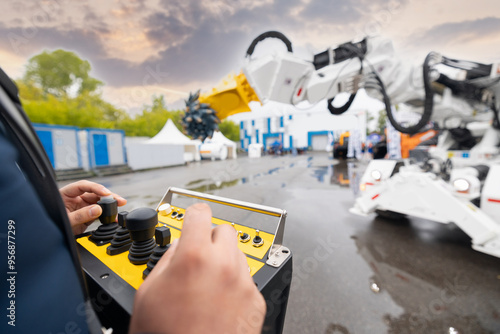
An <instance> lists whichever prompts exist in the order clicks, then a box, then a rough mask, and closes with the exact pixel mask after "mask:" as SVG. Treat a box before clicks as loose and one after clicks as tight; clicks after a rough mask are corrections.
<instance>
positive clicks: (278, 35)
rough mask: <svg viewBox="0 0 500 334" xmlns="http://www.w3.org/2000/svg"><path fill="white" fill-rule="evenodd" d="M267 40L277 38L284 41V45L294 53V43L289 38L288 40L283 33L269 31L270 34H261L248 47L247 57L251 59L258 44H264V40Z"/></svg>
mask: <svg viewBox="0 0 500 334" xmlns="http://www.w3.org/2000/svg"><path fill="white" fill-rule="evenodd" d="M266 38H277V39H279V40H280V41H282V42H283V43H285V45H286V49H287V50H288V52H293V49H292V42H290V40H289V39H288V38H286V36H285V35H283V34H282V33H280V32H279V31H268V32H265V33H262V34H260V35H259V36H257V37H256V38H255V39H254V40H253V41H252V43H251V44H250V46H249V47H248V50H247V54H246V56H247V57H250V56H251V55H252V54H253V52H254V50H255V47H256V46H257V44H258V43H259V42H262V41H263V40H265V39H266Z"/></svg>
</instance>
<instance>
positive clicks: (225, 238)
mask: <svg viewBox="0 0 500 334" xmlns="http://www.w3.org/2000/svg"><path fill="white" fill-rule="evenodd" d="M212 242H213V243H214V244H216V246H217V247H219V248H222V249H224V250H223V251H234V250H236V249H238V234H237V231H236V230H235V229H234V227H232V226H231V225H226V224H224V225H219V226H217V227H215V228H214V229H213V230H212Z"/></svg>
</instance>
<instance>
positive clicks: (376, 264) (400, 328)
mask: <svg viewBox="0 0 500 334" xmlns="http://www.w3.org/2000/svg"><path fill="white" fill-rule="evenodd" d="M365 167H366V162H364V161H336V160H332V159H331V158H329V157H328V156H327V154H326V153H322V152H318V153H308V154H306V155H298V156H282V157H270V156H266V157H263V158H261V159H248V158H246V157H245V158H238V159H236V160H228V161H214V162H212V161H202V162H201V163H193V164H189V165H187V166H182V167H172V168H165V169H158V170H151V171H145V172H140V173H133V174H128V175H117V176H111V177H103V178H95V179H94V181H96V182H100V183H103V184H104V185H105V186H106V187H108V188H109V189H111V190H112V191H114V192H116V193H119V194H120V195H122V196H124V197H125V198H127V199H128V201H129V202H128V204H127V205H126V206H125V207H124V209H125V210H129V211H130V210H132V209H134V208H137V207H141V206H149V207H155V206H156V204H157V203H158V201H159V200H160V199H161V197H162V196H163V194H164V193H165V191H166V190H167V188H168V187H169V186H176V187H181V188H186V189H192V190H197V191H201V192H207V193H212V194H216V195H219V196H224V197H229V198H234V199H238V200H243V201H248V202H252V203H257V204H264V205H268V206H272V207H277V208H282V209H286V210H287V211H288V218H287V226H286V230H285V242H284V243H285V245H287V246H288V247H289V248H290V249H291V251H292V252H293V254H294V277H293V282H292V287H291V294H290V301H289V304H288V310H287V317H286V322H285V333H326V334H333V333H447V334H450V333H500V259H498V258H495V257H492V256H488V255H485V254H482V253H479V252H476V251H474V250H472V249H471V247H470V239H469V237H468V236H467V235H466V234H465V233H463V232H462V231H461V230H459V229H457V228H454V227H453V226H446V225H441V224H438V223H435V222H431V221H427V220H422V219H417V218H409V219H402V220H397V221H390V220H387V219H384V218H375V217H358V216H354V215H352V214H351V213H349V212H348V209H349V207H350V206H351V205H352V204H353V201H354V199H355V196H356V194H357V191H358V189H359V184H358V183H359V179H360V178H361V175H362V172H363V169H364V168H365ZM66 183H68V182H63V183H61V185H63V184H66ZM187 205H188V204H187ZM215 209H216V208H214V211H215ZM221 212H222V213H221V214H222V215H225V214H226V213H225V212H224V211H221ZM219 217H221V218H223V216H219ZM237 219H242V221H248V222H249V223H250V222H251V223H255V224H260V225H262V229H263V230H266V226H268V225H267V224H268V222H266V221H260V218H259V219H258V221H256V220H255V218H249V217H246V216H242V217H238V218H237ZM269 229H270V228H269Z"/></svg>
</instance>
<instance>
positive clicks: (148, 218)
mask: <svg viewBox="0 0 500 334" xmlns="http://www.w3.org/2000/svg"><path fill="white" fill-rule="evenodd" d="M126 222H127V223H126V224H127V228H128V230H129V231H130V237H131V238H132V240H133V241H145V240H149V239H151V238H153V236H154V235H155V226H156V225H157V224H158V215H157V213H156V210H153V209H151V208H139V209H135V210H133V211H132V212H130V213H129V214H128V215H127V219H126Z"/></svg>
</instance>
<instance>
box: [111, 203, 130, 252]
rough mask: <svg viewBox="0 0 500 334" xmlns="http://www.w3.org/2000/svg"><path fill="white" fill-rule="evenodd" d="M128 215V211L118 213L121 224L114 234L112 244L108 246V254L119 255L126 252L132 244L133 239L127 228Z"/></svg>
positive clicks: (119, 223)
mask: <svg viewBox="0 0 500 334" xmlns="http://www.w3.org/2000/svg"><path fill="white" fill-rule="evenodd" d="M127 215H128V211H122V212H119V213H118V225H120V227H119V228H118V229H117V230H116V232H115V234H114V235H113V240H111V245H110V246H108V248H106V253H108V255H118V254H121V253H123V252H126V251H128V249H129V248H130V245H131V244H132V239H130V232H129V230H128V228H127V223H126V220H125V219H126V217H127Z"/></svg>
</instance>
